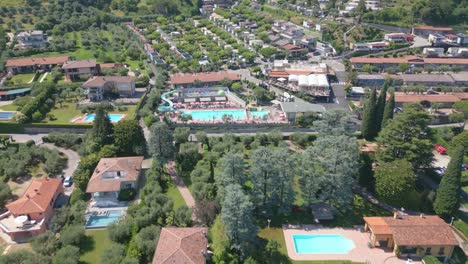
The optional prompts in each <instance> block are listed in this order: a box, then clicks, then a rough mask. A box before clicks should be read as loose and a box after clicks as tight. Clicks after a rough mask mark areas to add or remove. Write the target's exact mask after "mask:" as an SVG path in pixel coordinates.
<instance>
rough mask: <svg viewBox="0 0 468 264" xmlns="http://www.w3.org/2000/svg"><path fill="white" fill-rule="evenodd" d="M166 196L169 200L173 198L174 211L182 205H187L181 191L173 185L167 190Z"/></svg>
mask: <svg viewBox="0 0 468 264" xmlns="http://www.w3.org/2000/svg"><path fill="white" fill-rule="evenodd" d="M166 195H167V196H168V197H169V198H171V199H172V201H173V202H174V210H177V209H178V208H179V207H181V206H182V205H187V204H186V203H185V201H184V198H182V195H181V194H180V192H179V190H178V189H177V187H176V186H175V185H174V184H173V183H171V184H170V186H169V188H168V189H167V192H166Z"/></svg>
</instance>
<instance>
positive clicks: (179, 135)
mask: <svg viewBox="0 0 468 264" xmlns="http://www.w3.org/2000/svg"><path fill="white" fill-rule="evenodd" d="M189 135H190V128H189V127H176V128H175V130H174V141H175V143H176V144H177V145H180V144H182V143H186V142H187V141H188V138H189Z"/></svg>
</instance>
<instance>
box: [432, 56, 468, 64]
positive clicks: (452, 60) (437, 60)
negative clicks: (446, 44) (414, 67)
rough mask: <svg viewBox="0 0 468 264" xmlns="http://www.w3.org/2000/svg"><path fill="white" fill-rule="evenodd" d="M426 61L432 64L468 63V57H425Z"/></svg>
mask: <svg viewBox="0 0 468 264" xmlns="http://www.w3.org/2000/svg"><path fill="white" fill-rule="evenodd" d="M424 62H425V63H430V64H460V65H467V64H468V58H466V59H464V58H424Z"/></svg>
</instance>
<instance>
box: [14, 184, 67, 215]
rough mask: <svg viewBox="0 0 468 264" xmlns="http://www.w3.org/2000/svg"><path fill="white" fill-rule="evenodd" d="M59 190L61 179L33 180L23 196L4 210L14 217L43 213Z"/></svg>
mask: <svg viewBox="0 0 468 264" xmlns="http://www.w3.org/2000/svg"><path fill="white" fill-rule="evenodd" d="M59 188H62V179H49V178H45V179H38V180H33V181H32V182H31V184H30V185H29V187H28V189H27V190H26V192H25V193H24V194H23V196H21V198H19V199H18V200H16V201H13V202H11V203H9V204H7V205H6V208H7V209H8V210H9V211H10V212H11V213H12V214H13V215H15V216H17V215H23V214H30V213H44V212H45V211H46V210H47V207H48V206H49V205H50V202H51V200H52V199H53V197H54V194H55V192H56V191H57V189H59Z"/></svg>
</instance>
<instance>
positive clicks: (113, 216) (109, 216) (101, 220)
mask: <svg viewBox="0 0 468 264" xmlns="http://www.w3.org/2000/svg"><path fill="white" fill-rule="evenodd" d="M121 216H122V211H120V210H113V211H108V212H107V213H106V214H103V215H91V216H90V217H89V219H88V221H87V222H86V228H102V227H107V226H108V225H110V224H112V223H115V222H117V221H118V220H119V218H120V217H121Z"/></svg>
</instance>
